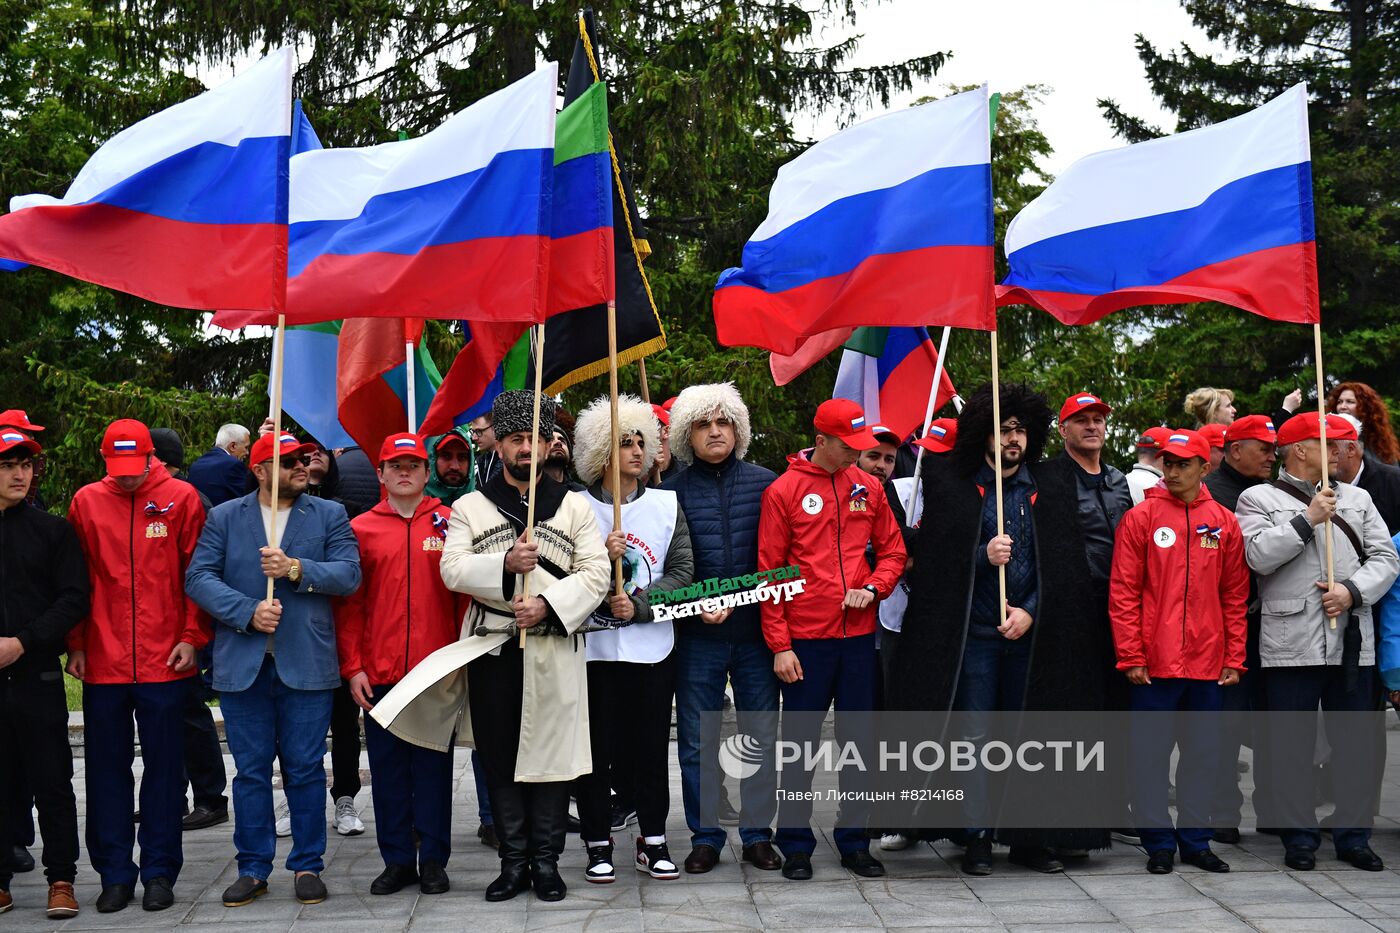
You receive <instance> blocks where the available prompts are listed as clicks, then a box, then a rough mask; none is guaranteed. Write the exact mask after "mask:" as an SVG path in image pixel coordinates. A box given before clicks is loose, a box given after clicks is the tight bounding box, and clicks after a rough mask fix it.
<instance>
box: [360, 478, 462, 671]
mask: <svg viewBox="0 0 1400 933" xmlns="http://www.w3.org/2000/svg"><path fill="white" fill-rule="evenodd" d="M451 517H452V510H451V509H449V508H448V507H447V506H445V505H443V504H442V502H441V501H440V500H438V499H435V498H433V497H432V496H426V497H424V499H423V501H422V502H420V503H419V504H418V509H417V510H416V511H415V512H414V513H413V518H411V519H407V518H404V517H403V516H401V515H400V514H399V513H398V512H397V511H395V510H394V506H393V504H392V503H390V502H389V501H388V500H387V499H386V500H384V501H381V502H380V503H379V504H378V505H376V506H375V507H374V508H372V509H370V510H369V511H368V512H365V513H364V514H362V515H360V516H359V517H357V518H356V519H355V520H354V521H352V522H351V523H350V528H351V529H352V530H353V531H354V532H355V537H356V538H357V539H358V540H359V542H360V571H361V573H362V574H363V581H364V582H363V583H361V584H360V588H359V589H358V590H356V591H355V593H354V595H352V596H347V597H345V598H343V599H338V600H336V604H335V640H336V647H337V649H338V650H339V652H340V675H341V676H342V677H344V678H346V679H347V680H348V679H349V678H351V677H353V676H355V675H356V674H358V673H360V672H362V671H363V672H364V674H365V675H366V676H367V677H369V682H370V684H371V685H373V686H383V685H386V684H396V683H398V682H399V681H400V680H402V679H403V677H404V675H405V674H407V673H408V672H409V671H410V670H411V669H412V668H413V666H414V665H416V664H417V663H418V662H419V661H421V660H423V659H424V658H426V657H427V656H428V655H430V654H432V653H433V652H434V651H436V650H438V649H439V648H441V647H443V646H444V645H448V644H451V643H452V642H454V641H456V640H457V637H458V634H459V633H460V631H461V627H462V616H463V614H464V612H465V610H466V606H467V603H468V602H469V598H468V597H466V596H461V595H459V594H457V593H453V592H452V591H451V590H449V589H448V588H447V587H446V586H445V585H443V582H442V574H441V573H440V572H439V569H438V567H439V565H440V564H441V563H442V546H443V543H444V542H445V541H446V540H447V520H448V519H449V518H451Z"/></svg>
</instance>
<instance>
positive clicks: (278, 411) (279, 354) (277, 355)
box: [267, 314, 287, 602]
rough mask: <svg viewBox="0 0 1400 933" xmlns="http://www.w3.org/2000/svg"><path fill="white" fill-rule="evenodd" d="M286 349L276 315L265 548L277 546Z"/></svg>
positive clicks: (281, 320) (281, 318)
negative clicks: (269, 515)
mask: <svg viewBox="0 0 1400 933" xmlns="http://www.w3.org/2000/svg"><path fill="white" fill-rule="evenodd" d="M286 348H287V315H285V314H279V315H277V332H276V333H275V334H273V336H272V460H271V461H270V463H271V466H270V467H269V469H271V470H272V518H271V519H270V522H271V524H270V525H269V526H268V529H267V546H268V547H276V546H277V512H278V508H279V506H280V505H281V503H279V502H278V501H277V494H278V491H279V490H278V487H279V486H280V485H281V483H280V482H279V481H280V480H281V478H282V457H281V456H280V454H281V450H282V360H283V352H284V351H285V350H286ZM275 582H276V581H274V580H273V579H272V577H268V578H267V601H268V602H272V590H273V586H274V585H275Z"/></svg>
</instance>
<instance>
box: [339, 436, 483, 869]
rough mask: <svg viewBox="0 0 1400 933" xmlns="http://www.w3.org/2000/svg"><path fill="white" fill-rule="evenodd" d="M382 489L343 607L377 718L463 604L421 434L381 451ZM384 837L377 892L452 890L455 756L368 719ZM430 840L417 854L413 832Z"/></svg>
mask: <svg viewBox="0 0 1400 933" xmlns="http://www.w3.org/2000/svg"><path fill="white" fill-rule="evenodd" d="M379 482H380V483H381V484H382V485H383V486H384V489H385V491H386V492H387V493H388V497H387V498H386V499H384V500H383V501H382V502H380V503H379V504H378V505H376V506H375V507H374V508H372V509H370V510H369V511H368V512H365V513H363V514H362V515H360V516H359V517H358V518H356V519H355V520H354V521H352V522H351V523H350V527H351V529H353V530H354V532H355V537H356V538H357V539H358V540H359V542H360V570H361V573H362V574H363V583H362V584H361V585H360V588H359V589H358V590H357V591H355V593H354V595H352V596H348V597H346V598H345V599H344V600H341V601H340V602H339V603H338V604H337V606H336V614H335V615H336V646H337V648H338V649H339V651H340V674H341V676H342V677H344V678H345V679H346V680H347V681H348V682H349V684H350V695H351V696H352V697H353V698H354V700H355V702H356V703H358V704H359V705H360V707H361V708H363V709H364V710H366V711H368V710H369V709H371V708H372V707H373V706H374V704H375V703H377V702H378V701H379V700H380V699H382V698H383V697H384V695H385V694H386V693H388V692H389V689H390V688H391V687H393V686H394V684H396V683H398V682H399V681H400V680H402V679H403V677H404V675H405V674H407V673H408V672H409V671H410V670H412V669H413V667H414V665H416V664H417V663H418V662H419V661H421V660H423V659H424V658H425V657H427V656H428V655H430V654H432V653H433V652H434V651H436V650H437V649H439V648H441V647H443V646H444V645H447V644H450V643H451V642H454V641H456V640H457V635H458V631H459V629H460V628H461V622H462V611H461V610H462V609H463V608H465V607H464V606H461V605H459V604H458V599H459V597H458V596H457V595H456V594H454V593H453V592H452V591H451V590H449V589H448V588H447V587H446V586H445V585H444V584H443V582H442V574H441V573H440V572H439V569H438V565H439V564H440V563H441V561H442V547H443V543H444V542H445V541H446V540H447V521H448V519H449V518H451V517H452V510H451V509H450V508H448V507H447V506H445V505H443V504H442V502H441V501H440V500H438V499H436V498H434V497H432V496H425V495H424V494H423V488H424V486H426V485H427V482H428V452H427V450H426V449H425V448H424V446H423V441H422V440H421V439H420V438H418V437H417V436H416V435H414V434H393V435H390V436H389V437H387V438H385V439H384V444H383V446H382V447H381V448H380V450H379ZM365 749H366V751H368V753H369V768H370V773H371V774H372V775H373V776H374V781H373V783H372V784H371V785H370V790H371V791H372V795H373V798H374V813H375V819H376V821H377V822H376V830H375V833H376V835H377V837H378V840H379V854H380V855H381V856H382V857H383V859H384V871H383V872H381V873H380V875H379V877H378V878H375V879H374V882H373V883H372V884H371V885H370V893H371V894H394V893H396V892H397V891H399V890H401V889H402V888H404V887H405V886H406V885H409V884H412V883H414V882H415V881H416V882H418V888H419V890H420V891H421V892H422V893H424V894H442V893H444V892H445V891H447V889H448V887H449V884H448V880H447V872H446V865H447V858H448V855H449V854H450V853H451V831H452V827H451V823H452V753H451V752H439V751H434V750H432V749H428V748H422V747H420V746H417V745H412V744H410V743H408V742H405V741H404V740H403V739H400V738H398V737H397V736H395V735H392V734H391V733H389V732H387V731H386V730H385V729H384V727H383V726H381V725H379V723H378V722H376V721H375V720H374V719H373V717H370V716H366V717H365ZM414 830H417V832H418V838H419V841H420V844H419V847H418V849H417V850H416V851H415V849H414V844H413V832H414Z"/></svg>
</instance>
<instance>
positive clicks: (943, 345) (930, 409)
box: [904, 326, 953, 524]
mask: <svg viewBox="0 0 1400 933" xmlns="http://www.w3.org/2000/svg"><path fill="white" fill-rule="evenodd" d="M952 330H953V328H951V327H947V326H945V327H944V328H943V337H942V338H941V339H940V340H939V341H938V359H937V361H935V362H934V364H933V386H932V388H930V389H929V390H928V405H926V406H925V407H924V422H923V424H922V425H921V427H922V428H923V430H924V436H927V435H928V425H929V422H930V421H932V420H933V413H934V412H935V411H937V410H938V389H939V387H940V386H941V385H942V383H943V360H944V359H945V358H946V357H947V355H948V334H949V333H951V332H952ZM923 465H924V448H923V447H920V448H919V452H918V453H917V454H915V455H914V486H913V488H911V489H910V490H909V501H908V503H906V504H905V506H904V516H905V519H906V520H908V521H909V522H910V524H913V515H914V503H915V502H916V501H917V500H918V498H919V474H920V473H921V472H922V470H923Z"/></svg>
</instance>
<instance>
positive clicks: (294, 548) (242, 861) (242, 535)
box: [185, 433, 360, 907]
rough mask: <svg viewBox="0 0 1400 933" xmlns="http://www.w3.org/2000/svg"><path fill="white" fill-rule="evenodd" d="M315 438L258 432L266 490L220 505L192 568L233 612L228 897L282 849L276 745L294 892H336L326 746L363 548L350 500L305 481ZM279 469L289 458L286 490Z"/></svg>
mask: <svg viewBox="0 0 1400 933" xmlns="http://www.w3.org/2000/svg"><path fill="white" fill-rule="evenodd" d="M312 449H314V448H313V446H312V445H311V444H303V443H301V442H300V441H298V440H297V439H296V438H295V437H293V436H292V435H290V434H287V433H283V434H281V435H277V434H265V435H263V436H262V437H260V438H258V440H257V442H256V443H254V444H253V451H252V454H251V455H250V457H249V462H250V463H251V464H252V468H253V475H254V476H255V477H256V478H257V481H258V489H257V491H256V492H251V493H249V494H248V495H246V496H243V497H242V498H240V499H234V500H231V501H229V502H225V503H224V504H223V505H221V506H215V508H214V510H213V511H212V512H210V513H209V521H208V524H206V525H205V529H204V533H203V534H202V535H201V536H200V539H199V547H198V549H197V550H196V551H195V555H194V559H193V560H191V562H190V566H189V570H188V571H187V572H186V573H185V590H186V592H187V593H189V595H190V597H191V598H192V599H193V600H194V601H195V602H196V603H198V604H199V606H200V607H201V608H202V609H204V611H205V612H207V613H209V615H211V616H212V617H213V618H214V621H215V622H217V623H218V624H219V625H220V626H222V628H221V629H220V630H219V634H218V636H217V637H216V638H215V639H214V689H215V690H217V691H218V692H219V703H220V706H221V707H222V709H223V713H224V729H225V731H226V733H227V736H228V747H229V752H230V753H232V755H233V763H234V766H235V767H236V769H237V774H236V776H235V777H234V779H233V807H234V811H235V813H236V815H237V821H236V822H235V824H234V829H233V842H234V845H235V846H236V847H237V849H238V879H237V880H236V881H234V883H233V884H231V885H230V886H229V887H228V889H227V890H225V891H224V894H223V902H224V906H225V907H241V906H243V905H245V904H251V903H252V902H253V900H254V899H255V898H257V897H260V896H261V895H263V894H265V893H267V878H268V876H269V875H270V874H271V873H272V860H273V858H274V856H275V855H276V849H277V832H276V824H275V818H274V815H273V807H272V761H273V758H274V757H276V758H277V759H279V760H280V762H281V766H282V780H283V788H284V790H285V791H286V795H287V801H288V804H289V806H290V810H291V823H292V827H291V828H292V849H291V852H290V854H289V855H288V856H287V868H288V870H290V871H292V872H294V873H295V880H294V882H293V886H294V888H295V892H296V897H297V900H299V901H301V902H302V903H303V904H318V903H320V902H321V901H323V900H325V899H326V897H327V894H326V886H325V884H324V883H323V882H322V881H321V878H320V873H321V871H322V869H323V868H324V861H323V856H324V854H325V850H326V769H325V765H324V764H323V759H324V758H325V755H326V730H327V729H328V728H329V726H330V721H331V704H332V694H333V693H334V692H335V688H336V687H338V686H339V685H340V682H341V681H340V662H339V659H338V658H337V656H336V647H335V624H334V621H333V618H332V607H331V598H332V597H335V596H349V595H350V594H351V593H353V592H355V590H356V589H357V588H358V587H359V585H360V552H359V548H358V546H357V544H356V542H355V533H354V532H353V531H351V529H350V521H349V519H348V518H347V517H346V515H345V507H344V506H343V505H341V504H340V503H339V502H332V501H330V500H328V499H317V498H315V497H314V496H309V495H307V494H306V487H307V485H308V483H309V481H310V476H309V474H308V471H307V466H308V465H309V464H310V460H311V457H310V453H311V451H312ZM273 470H279V471H280V474H279V476H278V489H277V500H278V501H277V502H276V503H274V502H273V501H272V476H273V473H272V471H273ZM274 508H275V509H276V510H277V511H276V512H274V511H273V510H274ZM274 516H275V518H276V527H275V531H274V528H273V520H274ZM269 579H271V580H273V581H274V589H273V598H272V599H267V598H266V597H267V581H268V580H269Z"/></svg>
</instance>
